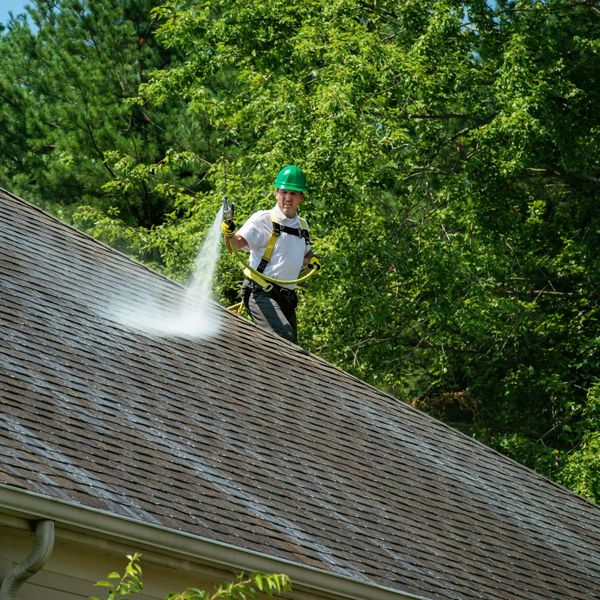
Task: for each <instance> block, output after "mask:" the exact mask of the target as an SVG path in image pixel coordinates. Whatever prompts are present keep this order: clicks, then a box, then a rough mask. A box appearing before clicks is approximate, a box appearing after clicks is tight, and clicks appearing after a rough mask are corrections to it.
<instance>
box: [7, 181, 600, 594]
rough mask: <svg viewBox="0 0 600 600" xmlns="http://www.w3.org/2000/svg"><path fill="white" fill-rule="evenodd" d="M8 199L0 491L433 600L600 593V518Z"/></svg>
mask: <svg viewBox="0 0 600 600" xmlns="http://www.w3.org/2000/svg"><path fill="white" fill-rule="evenodd" d="M148 286H149V287H150V288H151V289H152V290H153V293H154V294H156V295H157V296H158V297H160V298H163V299H164V302H165V304H169V303H170V302H172V301H173V299H176V298H179V297H181V295H182V294H183V289H182V288H181V287H180V286H178V285H176V284H175V283H172V282H170V281H168V280H166V279H165V278H163V277H161V276H160V275H157V274H156V273H153V272H152V271H150V270H148V269H147V268H145V267H143V266H141V265H139V264H138V263H135V262H133V261H131V260H129V259H128V258H127V257H125V256H123V255H122V254H120V253H118V252H116V251H115V250H112V249H110V248H108V247H107V246H105V245H103V244H101V243H98V242H96V241H94V240H93V239H91V238H89V237H87V236H86V235H84V234H82V233H80V232H77V231H76V230H74V229H72V228H70V227H67V226H65V225H64V224H62V223H61V222H59V221H58V220H56V219H55V218H53V217H51V216H49V215H47V214H45V213H44V212H42V211H41V210H39V209H37V208H34V207H32V206H31V205H29V204H27V203H26V202H24V201H23V200H20V199H18V198H16V197H15V196H12V195H11V194H9V193H7V192H5V191H2V190H0V327H1V335H0V395H1V405H0V406H1V411H2V419H0V444H1V446H2V447H3V448H4V451H3V452H2V454H3V459H2V460H1V461H0V484H6V485H10V486H14V487H16V488H20V489H24V490H28V491H31V492H36V493H39V494H42V495H46V496H50V497H55V498H60V499H62V500H66V501H69V502H72V503H77V504H81V505H85V506H89V507H94V508H97V509H102V510H106V511H110V512H112V513H114V514H117V515H122V516H126V517H132V518H135V519H137V520H140V521H144V522H147V523H150V524H160V525H162V526H166V527H169V528H172V529H175V530H180V531H184V532H187V533H190V534H194V535H198V536H203V537H206V538H209V539H213V540H218V541H220V542H224V543H229V544H233V545H235V546H238V547H241V548H246V549H250V550H254V551H258V552H262V553H265V554H268V555H270V556H274V557H280V558H283V559H287V560H291V561H294V562H296V563H300V564H304V565H309V566H312V567H317V568H320V569H324V570H326V571H330V572H333V573H336V574H339V575H343V576H347V577H351V578H353V579H356V580H360V581H366V582H372V583H375V584H378V585H383V586H387V587H391V588H394V589H397V590H402V591H405V592H410V593H415V594H419V595H422V596H426V597H429V598H435V599H441V598H454V599H456V598H461V599H469V598H486V599H496V598H503V599H507V598H526V599H532V600H533V599H536V600H537V599H540V598H557V599H558V598H560V599H561V600H562V599H564V598H570V599H576V598H577V599H589V598H599V597H600V595H599V592H598V591H597V585H598V582H599V581H600V510H599V509H598V508H597V507H595V506H593V505H591V504H589V503H587V502H586V501H584V500H583V499H581V498H579V497H578V496H575V495H574V494H571V493H570V492H568V491H567V490H565V489H563V488H561V487H559V486H556V485H554V484H552V483H550V482H549V481H547V480H546V479H544V478H542V477H540V476H538V475H536V474H535V473H533V472H531V471H529V470H528V469H525V468H523V467H521V466H519V465H517V464H516V463H514V462H512V461H510V460H508V459H506V458H504V457H502V456H500V455H498V454H497V453H495V452H493V451H491V450H489V449H488V448H486V447H484V446H483V445H481V444H479V443H477V442H475V441H473V440H471V439H469V438H468V437H466V436H463V435H462V434H460V433H458V432H456V431H454V430H453V429H451V428H449V427H447V426H445V425H444V424H442V423H440V422H438V421H436V420H434V419H432V418H430V417H428V416H427V415H425V414H423V413H420V412H418V411H416V410H413V409H412V408H411V407H409V406H406V405H405V404H403V403H401V402H399V401H397V400H395V399H394V398H392V397H390V396H388V395H386V394H384V393H382V392H380V391H378V390H376V389H374V388H373V387H371V386H369V385H367V384H365V383H363V382H361V381H359V380H358V379H356V378H354V377H352V376H350V375H348V374H346V373H344V372H343V371H341V370H339V369H337V368H335V367H333V366H332V365H330V364H328V363H326V362H324V361H323V360H320V359H319V358H317V357H315V356H312V355H308V354H307V353H305V352H304V351H302V350H301V349H300V348H298V347H296V346H293V345H292V344H289V343H287V342H286V341H284V340H280V339H279V338H275V337H273V336H270V335H269V334H267V333H264V332H262V331H260V330H259V329H257V328H256V327H254V325H252V324H250V323H248V322H246V321H245V320H243V319H240V318H239V317H236V316H234V315H231V314H229V313H227V312H226V311H224V310H223V309H221V308H219V307H216V306H214V307H213V309H212V310H214V311H215V312H216V313H217V314H219V315H221V318H222V319H223V329H222V332H221V334H220V335H218V336H216V337H214V338H212V339H210V340H205V341H192V340H186V339H182V338H159V337H155V336H152V335H145V334H142V333H138V332H135V331H132V330H128V329H125V328H123V327H122V326H120V325H118V324H116V323H115V322H113V321H111V320H110V319H108V318H106V317H105V316H103V314H104V313H103V309H104V308H105V307H106V303H107V302H108V301H109V300H110V298H111V297H113V296H114V295H118V294H119V293H120V292H122V291H123V290H128V291H129V292H130V296H131V298H133V302H134V304H135V298H136V294H138V297H141V295H143V293H144V289H148Z"/></svg>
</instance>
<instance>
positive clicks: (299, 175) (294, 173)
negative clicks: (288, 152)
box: [275, 165, 306, 192]
mask: <svg viewBox="0 0 600 600" xmlns="http://www.w3.org/2000/svg"><path fill="white" fill-rule="evenodd" d="M275 187H276V188H277V189H278V190H292V191H294V192H304V190H306V177H305V176H304V173H303V172H302V170H301V169H300V168H299V167H297V166H296V165H288V166H287V167H283V169H281V171H279V173H277V178H276V179H275Z"/></svg>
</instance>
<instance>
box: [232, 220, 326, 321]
mask: <svg viewBox="0 0 600 600" xmlns="http://www.w3.org/2000/svg"><path fill="white" fill-rule="evenodd" d="M270 214H271V221H272V222H273V231H272V233H271V237H270V238H269V241H268V242H267V245H266V247H265V252H264V254H263V256H262V258H261V259H260V263H259V264H258V266H257V268H256V269H255V268H254V267H252V266H250V265H249V264H247V263H246V262H245V261H244V260H243V259H242V257H241V253H240V251H239V250H238V248H237V246H236V245H235V244H232V245H231V247H232V248H233V250H234V253H235V255H236V258H237V259H238V261H239V262H240V263H241V265H242V266H243V267H244V275H245V276H246V277H247V278H248V279H250V280H251V281H254V282H255V283H257V284H258V285H260V286H261V287H262V288H263V290H264V291H265V292H269V291H271V290H272V289H273V284H275V285H292V284H294V283H301V282H303V281H306V280H307V279H308V278H309V277H312V276H313V275H314V274H315V273H318V272H319V270H318V269H310V270H309V271H308V272H307V273H306V274H304V275H302V276H301V277H298V278H297V279H275V278H274V277H269V276H268V275H265V274H264V272H263V271H264V270H265V268H266V266H267V264H268V263H269V261H270V260H271V256H272V255H273V251H274V249H275V244H276V243H277V240H278V238H279V236H280V235H281V234H282V233H289V234H292V235H297V236H299V237H301V238H303V239H304V240H305V242H306V244H309V243H310V239H309V234H308V232H309V227H308V223H307V222H306V219H304V218H302V217H301V216H300V215H298V219H299V220H300V228H299V229H295V228H293V227H287V226H284V225H281V223H280V222H279V219H278V217H277V215H276V214H275V211H274V210H271V211H270ZM241 304H242V303H240V304H236V305H234V306H231V307H229V308H230V310H236V309H238V308H241Z"/></svg>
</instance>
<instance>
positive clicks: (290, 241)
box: [237, 206, 310, 289]
mask: <svg viewBox="0 0 600 600" xmlns="http://www.w3.org/2000/svg"><path fill="white" fill-rule="evenodd" d="M273 211H274V215H275V216H276V219H277V221H278V222H279V223H280V224H281V225H282V226H285V227H293V228H294V229H298V228H299V227H300V219H299V218H298V215H295V216H294V217H293V218H291V219H290V218H288V217H286V216H285V214H284V213H283V212H282V211H281V209H280V208H279V207H277V206H275V208H274V209H273ZM237 233H238V235H241V236H242V237H243V238H244V239H245V240H246V242H247V246H245V247H244V249H245V250H249V251H250V266H252V267H254V268H255V269H256V268H257V267H258V265H259V263H260V261H261V259H262V257H263V255H264V253H265V249H266V247H267V243H268V242H269V239H270V238H271V234H272V233H273V219H272V217H271V211H270V210H259V211H258V212H255V213H254V214H253V215H251V216H250V218H249V219H248V220H247V221H246V222H245V223H244V224H243V225H242V227H241V228H240V229H239V230H238V232H237ZM309 250H310V244H308V243H307V242H306V240H305V239H304V238H302V237H299V236H297V235H294V234H292V233H285V232H281V234H280V235H279V237H278V238H277V241H276V242H275V248H274V250H273V254H272V255H271V259H270V260H269V262H268V264H267V266H266V268H265V270H264V274H265V275H268V276H269V277H273V278H274V279H282V280H290V279H297V278H298V275H299V274H300V270H301V269H302V265H303V263H304V257H305V255H306V254H307V252H308V251H309ZM283 287H287V288H289V289H293V288H295V287H296V285H295V284H289V285H285V286H283Z"/></svg>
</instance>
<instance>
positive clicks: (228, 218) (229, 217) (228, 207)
mask: <svg viewBox="0 0 600 600" xmlns="http://www.w3.org/2000/svg"><path fill="white" fill-rule="evenodd" d="M222 202H223V221H225V223H228V224H231V223H233V216H234V214H235V204H234V203H233V202H229V200H228V199H227V196H223V199H222Z"/></svg>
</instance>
